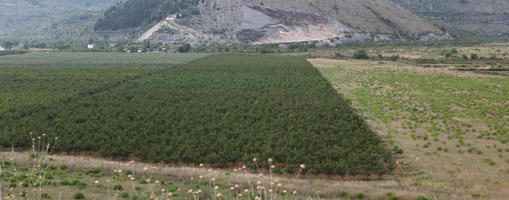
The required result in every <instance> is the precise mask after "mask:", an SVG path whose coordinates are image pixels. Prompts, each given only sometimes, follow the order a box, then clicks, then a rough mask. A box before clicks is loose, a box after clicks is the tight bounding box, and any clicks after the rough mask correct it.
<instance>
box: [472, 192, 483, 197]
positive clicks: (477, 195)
mask: <svg viewBox="0 0 509 200" xmlns="http://www.w3.org/2000/svg"><path fill="white" fill-rule="evenodd" d="M472 197H473V198H481V194H479V193H473V194H472Z"/></svg>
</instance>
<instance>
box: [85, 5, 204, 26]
mask: <svg viewBox="0 0 509 200" xmlns="http://www.w3.org/2000/svg"><path fill="white" fill-rule="evenodd" d="M199 1H202V0H129V1H126V2H124V3H119V4H117V5H114V6H112V7H111V8H109V9H108V10H107V11H106V12H105V14H104V17H102V18H100V19H99V20H98V21H97V23H96V24H95V26H94V30H119V29H126V28H134V27H138V26H140V25H144V24H149V23H152V22H155V21H160V20H163V19H165V18H166V17H167V16H168V15H170V14H173V13H176V12H177V11H179V10H185V9H188V8H190V7H192V6H196V4H198V2H199Z"/></svg>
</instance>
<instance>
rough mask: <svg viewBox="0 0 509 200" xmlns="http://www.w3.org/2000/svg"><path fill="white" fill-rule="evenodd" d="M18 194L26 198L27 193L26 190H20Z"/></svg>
mask: <svg viewBox="0 0 509 200" xmlns="http://www.w3.org/2000/svg"><path fill="white" fill-rule="evenodd" d="M19 194H20V196H21V197H26V196H27V194H28V193H27V191H26V190H21V192H20V193H19Z"/></svg>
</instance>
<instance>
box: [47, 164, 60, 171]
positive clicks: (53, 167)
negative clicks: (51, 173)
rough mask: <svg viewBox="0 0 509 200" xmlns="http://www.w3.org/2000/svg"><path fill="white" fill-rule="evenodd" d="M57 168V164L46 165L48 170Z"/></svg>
mask: <svg viewBox="0 0 509 200" xmlns="http://www.w3.org/2000/svg"><path fill="white" fill-rule="evenodd" d="M57 168H58V166H57V165H54V164H50V165H48V169H50V170H57Z"/></svg>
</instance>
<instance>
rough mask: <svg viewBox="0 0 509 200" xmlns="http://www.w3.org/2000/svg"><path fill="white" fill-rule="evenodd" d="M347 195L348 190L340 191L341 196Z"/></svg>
mask: <svg viewBox="0 0 509 200" xmlns="http://www.w3.org/2000/svg"><path fill="white" fill-rule="evenodd" d="M347 195H348V192H346V191H345V190H341V191H339V196H340V197H346V196H347Z"/></svg>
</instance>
